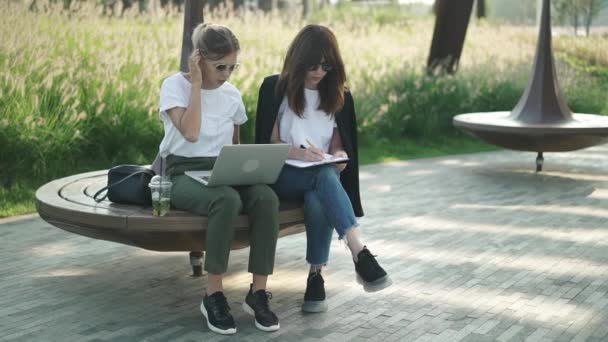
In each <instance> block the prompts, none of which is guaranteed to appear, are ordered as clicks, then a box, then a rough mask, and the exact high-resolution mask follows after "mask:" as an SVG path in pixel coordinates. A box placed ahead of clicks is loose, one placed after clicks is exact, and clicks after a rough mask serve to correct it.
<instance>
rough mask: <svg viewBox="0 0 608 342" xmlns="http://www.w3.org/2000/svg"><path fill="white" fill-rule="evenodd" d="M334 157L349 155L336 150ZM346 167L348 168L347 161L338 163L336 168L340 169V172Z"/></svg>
mask: <svg viewBox="0 0 608 342" xmlns="http://www.w3.org/2000/svg"><path fill="white" fill-rule="evenodd" d="M334 158H348V155H347V154H346V152H344V151H336V152H335V153H334ZM345 168H346V163H337V164H336V169H338V172H342V171H344V169H345Z"/></svg>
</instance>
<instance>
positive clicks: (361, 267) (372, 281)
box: [355, 246, 392, 292]
mask: <svg viewBox="0 0 608 342" xmlns="http://www.w3.org/2000/svg"><path fill="white" fill-rule="evenodd" d="M357 259H358V261H356V262H355V271H357V282H359V284H361V285H363V289H364V290H365V291H367V292H375V291H380V290H382V289H384V288H387V287H388V286H390V285H391V284H392V282H391V280H390V278H389V277H388V275H387V274H386V271H384V269H383V268H382V267H381V266H380V265H379V264H378V261H376V257H375V256H374V255H372V253H371V252H370V251H369V249H367V247H365V246H364V247H363V250H361V252H359V254H357Z"/></svg>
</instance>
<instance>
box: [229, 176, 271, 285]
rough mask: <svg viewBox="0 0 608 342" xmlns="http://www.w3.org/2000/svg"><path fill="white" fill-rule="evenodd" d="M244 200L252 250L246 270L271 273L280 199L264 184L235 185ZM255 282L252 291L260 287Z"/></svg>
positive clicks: (265, 273) (256, 272)
mask: <svg viewBox="0 0 608 342" xmlns="http://www.w3.org/2000/svg"><path fill="white" fill-rule="evenodd" d="M238 191H239V193H240V195H241V199H242V201H243V211H244V212H245V213H247V214H248V215H249V223H250V235H249V240H250V244H251V249H250V251H249V268H248V270H249V272H250V273H253V274H258V275H265V276H267V275H270V274H272V271H273V269H274V257H275V250H276V246H277V238H278V235H279V198H278V197H277V195H276V194H275V193H274V191H272V189H271V188H270V187H269V186H267V185H263V184H259V185H252V186H246V187H238ZM255 285H256V284H254V290H261V289H263V288H257V287H256V286H255Z"/></svg>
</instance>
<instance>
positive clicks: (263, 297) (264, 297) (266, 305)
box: [256, 291, 272, 313]
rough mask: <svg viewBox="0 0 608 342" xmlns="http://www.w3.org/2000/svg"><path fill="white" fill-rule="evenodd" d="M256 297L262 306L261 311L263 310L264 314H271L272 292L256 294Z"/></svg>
mask: <svg viewBox="0 0 608 342" xmlns="http://www.w3.org/2000/svg"><path fill="white" fill-rule="evenodd" d="M256 296H257V297H258V303H259V306H260V309H262V311H263V312H264V313H269V312H271V311H270V302H269V301H270V300H271V299H272V292H267V291H265V292H260V291H258V292H256Z"/></svg>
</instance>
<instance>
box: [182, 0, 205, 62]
mask: <svg viewBox="0 0 608 342" xmlns="http://www.w3.org/2000/svg"><path fill="white" fill-rule="evenodd" d="M203 21H204V18H203V0H186V4H185V6H184V33H183V35H182V58H181V62H180V65H179V70H180V71H182V72H188V58H189V57H190V54H191V53H192V49H193V46H192V31H194V28H195V27H196V26H197V25H198V24H200V23H202V22H203Z"/></svg>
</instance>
